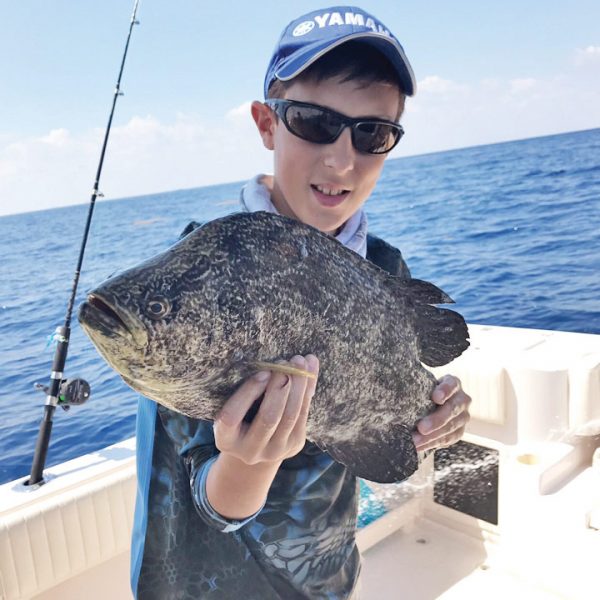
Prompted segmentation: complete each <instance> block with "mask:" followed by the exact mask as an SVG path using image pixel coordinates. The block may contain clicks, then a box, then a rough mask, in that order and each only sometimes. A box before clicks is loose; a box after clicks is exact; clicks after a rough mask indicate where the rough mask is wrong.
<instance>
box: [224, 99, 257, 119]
mask: <svg viewBox="0 0 600 600" xmlns="http://www.w3.org/2000/svg"><path fill="white" fill-rule="evenodd" d="M251 105H252V102H250V101H248V102H244V103H243V104H240V105H239V106H236V107H235V108H232V109H231V110H229V111H227V113H225V118H226V119H228V120H229V121H238V122H239V121H242V122H245V121H247V120H248V121H249V120H250V106H251Z"/></svg>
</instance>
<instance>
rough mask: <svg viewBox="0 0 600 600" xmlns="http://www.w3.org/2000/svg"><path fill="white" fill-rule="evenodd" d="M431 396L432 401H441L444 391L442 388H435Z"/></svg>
mask: <svg viewBox="0 0 600 600" xmlns="http://www.w3.org/2000/svg"><path fill="white" fill-rule="evenodd" d="M431 398H432V400H433V401H434V402H441V401H442V400H443V399H444V392H442V390H435V391H434V392H433V394H432V395H431Z"/></svg>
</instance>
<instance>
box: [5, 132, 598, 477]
mask: <svg viewBox="0 0 600 600" xmlns="http://www.w3.org/2000/svg"><path fill="white" fill-rule="evenodd" d="M240 186H241V183H240V182H238V183H231V184H226V185H219V186H211V187H202V188H196V189H191V190H179V191H174V192H169V193H162V194H154V195H149V196H139V197H136V198H127V199H123V200H118V201H111V202H99V203H98V205H97V207H96V212H95V215H94V221H93V224H92V230H91V234H90V240H89V244H88V248H87V251H86V256H85V261H84V267H83V272H82V275H81V282H80V286H79V293H78V299H77V302H76V305H78V304H79V303H80V302H81V301H82V300H83V298H84V297H85V293H86V290H89V289H91V288H92V287H94V286H95V285H96V284H98V283H99V282H100V281H102V280H103V279H105V278H106V277H108V276H110V275H111V274H112V273H114V272H115V271H120V270H122V269H124V268H126V267H128V266H132V265H134V264H136V263H137V262H140V261H141V260H143V259H145V258H148V257H149V256H151V255H152V254H154V253H157V252H159V251H161V250H163V249H164V248H165V247H167V246H168V245H170V244H172V243H174V242H175V241H176V240H177V238H178V235H179V233H180V232H181V231H182V230H183V228H184V227H185V225H186V224H187V223H188V222H189V221H191V220H197V221H207V220H209V219H214V218H217V217H220V216H223V215H226V214H228V213H230V212H234V211H236V210H237V209H238V195H239V189H240ZM87 210H88V209H87V205H79V206H75V207H68V208H60V209H53V210H46V211H40V212H35V213H26V214H20V215H13V216H8V217H2V218H0V252H1V254H0V256H1V257H2V260H1V262H0V339H1V340H2V344H1V345H0V407H1V408H2V417H3V418H2V419H1V420H0V483H2V482H6V481H10V480H12V479H15V478H17V477H20V476H24V475H26V474H28V472H29V469H30V467H31V460H32V456H33V449H34V446H35V440H36V437H37V431H38V428H39V422H40V420H41V417H42V413H43V405H44V401H45V397H44V395H43V394H42V393H41V392H39V391H35V390H34V388H33V386H34V383H35V382H41V383H43V384H47V382H48V378H49V374H50V369H51V364H52V356H53V348H52V345H49V346H48V345H47V342H48V336H50V335H51V334H52V333H53V332H54V329H55V327H57V326H58V325H61V324H62V323H63V322H64V317H65V311H66V306H67V300H68V297H69V294H70V290H71V285H72V278H73V271H74V269H75V265H76V261H77V254H78V251H79V245H80V243H81V236H82V231H83V225H84V222H85V217H86V214H87ZM367 212H368V216H369V226H370V230H371V232H373V233H375V234H377V235H379V236H381V237H383V238H385V239H386V240H387V241H389V242H390V243H392V244H394V245H396V246H397V247H399V248H400V249H401V250H402V252H403V255H404V257H405V259H406V260H407V262H408V264H409V266H410V268H411V271H412V274H413V276H414V277H419V278H423V279H427V280H430V281H433V282H434V283H436V284H437V285H439V286H440V287H442V288H443V289H444V290H445V291H447V292H448V293H449V294H450V295H451V296H452V297H453V298H454V299H455V300H456V302H457V304H456V309H457V310H459V311H460V312H461V313H462V314H463V315H464V316H465V318H466V319H467V321H468V322H470V323H485V324H491V325H506V326H514V327H532V328H540V329H554V330H565V331H580V332H588V333H597V334H600V129H593V130H589V131H582V132H575V133H569V134H562V135H556V136H549V137H543V138H533V139H528V140H522V141H516V142H507V143H502V144H494V145H489V146H479V147H474V148H466V149H461V150H453V151H449V152H441V153H436V154H429V155H423V156H416V157H409V158H402V159H396V160H389V161H388V162H387V164H386V166H385V169H384V174H383V176H382V178H381V181H380V183H379V185H378V187H377V189H376V191H375V192H374V193H373V195H372V197H371V199H370V200H369V202H368V203H367ZM66 374H67V376H68V377H83V378H84V379H87V380H88V381H89V382H90V384H91V386H92V397H91V399H90V401H89V402H88V403H87V404H86V405H85V406H83V407H74V408H72V409H71V410H70V411H69V412H68V413H67V414H64V413H63V411H61V410H58V411H57V412H56V415H55V421H54V428H53V433H52V442H51V445H50V450H49V453H48V459H47V463H46V465H47V466H51V465H53V464H57V463H60V462H62V461H65V460H68V459H71V458H74V457H76V456H79V455H81V454H85V453H88V452H94V451H97V450H99V449H101V448H103V447H105V446H107V445H109V444H112V443H115V442H117V441H119V440H122V439H125V438H128V437H131V436H132V435H134V433H135V407H136V402H137V395H136V393H135V392H133V391H132V390H130V389H129V388H128V387H127V386H126V385H125V384H124V383H122V381H121V380H120V378H119V377H118V376H117V375H116V374H115V373H114V372H113V371H112V370H111V369H110V368H109V367H108V366H107V365H106V364H105V363H104V361H103V360H102V359H101V358H100V357H99V355H98V354H97V352H96V351H95V349H94V347H93V346H92V344H91V342H90V341H89V340H88V339H87V338H86V337H85V336H84V335H83V333H82V331H81V329H80V328H79V325H78V323H77V322H76V319H75V320H74V322H73V332H72V336H71V343H70V347H69V357H68V360H67V366H66Z"/></svg>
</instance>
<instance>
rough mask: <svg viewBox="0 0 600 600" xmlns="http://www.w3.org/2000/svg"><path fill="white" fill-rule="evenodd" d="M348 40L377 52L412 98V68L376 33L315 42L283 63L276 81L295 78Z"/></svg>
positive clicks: (390, 42) (399, 50) (394, 43)
mask: <svg viewBox="0 0 600 600" xmlns="http://www.w3.org/2000/svg"><path fill="white" fill-rule="evenodd" d="M350 40H361V41H362V42H364V43H366V44H369V45H371V46H374V47H375V48H377V50H379V51H380V52H381V53H382V54H383V55H384V56H385V57H386V58H387V59H388V60H389V61H390V62H391V63H392V66H393V67H394V68H395V69H396V72H397V73H398V77H399V79H400V84H401V85H402V91H403V92H404V93H405V94H406V95H407V96H414V94H415V92H416V90H417V82H416V81H415V75H414V73H413V70H412V67H411V66H410V63H409V62H408V59H407V58H406V55H405V54H404V50H403V49H402V46H400V44H399V43H398V42H397V41H396V40H394V39H393V38H390V37H388V36H384V35H381V34H377V33H369V32H361V33H351V34H348V35H346V36H343V37H340V38H337V39H336V40H335V41H333V42H332V41H327V42H316V43H314V44H311V45H309V46H307V47H306V48H304V49H303V50H302V51H301V52H295V53H294V55H293V58H292V59H291V60H289V61H287V62H284V63H283V64H282V65H281V66H280V67H279V68H278V69H277V70H276V71H275V73H274V75H275V77H277V79H280V80H281V81H289V80H290V79H293V78H294V77H297V76H298V75H299V74H300V73H302V71H304V70H305V69H307V68H308V67H309V66H310V65H312V64H313V63H314V62H315V61H316V60H318V59H319V58H321V56H323V55H324V54H327V52H329V51H330V50H333V49H334V48H336V47H337V46H340V45H341V44H344V43H346V42H349V41H350Z"/></svg>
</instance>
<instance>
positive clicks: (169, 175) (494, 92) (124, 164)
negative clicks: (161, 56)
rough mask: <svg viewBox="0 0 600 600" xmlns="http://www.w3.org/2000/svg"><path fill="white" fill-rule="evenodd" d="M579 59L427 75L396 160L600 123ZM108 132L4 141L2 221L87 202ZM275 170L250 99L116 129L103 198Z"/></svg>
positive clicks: (598, 75)
mask: <svg viewBox="0 0 600 600" xmlns="http://www.w3.org/2000/svg"><path fill="white" fill-rule="evenodd" d="M579 52H580V57H583V58H585V61H583V58H582V61H583V62H580V63H579V64H575V63H572V65H571V70H570V71H565V72H564V73H562V74H557V75H555V76H554V77H549V78H536V79H534V78H531V77H521V78H501V77H497V76H490V77H487V78H484V79H482V80H481V81H479V82H469V83H468V84H467V83H465V82H461V81H454V80H451V79H448V78H444V77H443V76H442V75H430V76H428V77H425V78H424V79H423V80H422V81H421V82H419V84H418V89H417V95H416V96H415V97H414V98H409V100H408V102H407V110H406V114H405V115H404V117H403V124H404V126H405V129H406V132H407V133H406V136H405V137H404V138H403V140H402V142H401V143H400V144H399V145H398V148H397V150H395V151H394V153H393V156H404V155H411V154H421V153H426V152H435V151H439V150H446V149H451V148H460V147H464V146H473V145H479V144H487V143H493V142H499V141H506V140H511V139H520V138H526V137H532V136H537V135H546V134H550V133H559V132H563V131H573V130H578V129H587V128H591V127H598V126H600V60H598V57H599V56H600V47H597V46H589V47H588V48H585V49H582V50H580V51H579ZM103 135H104V130H103V129H100V128H98V129H95V130H92V131H87V132H83V133H79V132H74V131H68V130H66V129H64V128H63V129H61V128H58V127H57V128H54V129H52V130H51V131H49V132H47V133H45V134H44V135H41V136H38V137H35V138H23V139H16V138H15V136H14V135H12V134H11V135H8V134H3V135H0V215H1V214H9V213H11V212H19V211H26V210H35V209H41V208H48V207H50V206H57V205H64V204H75V203H82V202H87V200H88V199H89V195H90V191H91V186H92V183H93V177H94V175H95V172H96V167H97V162H98V157H99V152H100V146H101V143H102V138H103ZM271 165H272V156H271V153H270V152H268V151H267V150H265V149H264V148H263V146H262V143H261V141H260V138H259V136H258V134H257V132H256V127H255V125H254V123H253V121H252V118H251V116H250V102H244V103H242V104H240V105H238V106H235V107H232V108H231V109H229V110H226V111H224V113H223V115H222V116H221V117H220V118H212V119H210V120H208V119H206V118H201V117H199V116H198V115H195V114H187V113H186V114H184V113H180V114H177V115H175V116H173V117H172V118H171V119H170V120H166V119H163V120H159V119H158V118H156V117H155V116H153V115H146V116H136V117H133V118H132V119H130V120H129V121H128V122H126V123H124V124H121V125H119V126H114V127H113V130H112V132H111V137H110V140H109V146H108V151H107V156H106V161H105V166H104V172H103V174H102V181H101V189H102V191H103V192H104V194H105V195H106V197H107V198H119V197H124V196H134V195H140V194H147V193H155V192H160V191H168V190H173V189H181V188H187V187H196V186H203V185H210V184H214V183H221V182H229V181H236V180H243V179H245V178H248V177H251V176H252V175H254V174H256V173H258V172H261V171H269V170H271Z"/></svg>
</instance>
